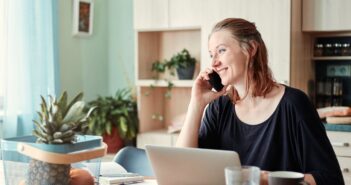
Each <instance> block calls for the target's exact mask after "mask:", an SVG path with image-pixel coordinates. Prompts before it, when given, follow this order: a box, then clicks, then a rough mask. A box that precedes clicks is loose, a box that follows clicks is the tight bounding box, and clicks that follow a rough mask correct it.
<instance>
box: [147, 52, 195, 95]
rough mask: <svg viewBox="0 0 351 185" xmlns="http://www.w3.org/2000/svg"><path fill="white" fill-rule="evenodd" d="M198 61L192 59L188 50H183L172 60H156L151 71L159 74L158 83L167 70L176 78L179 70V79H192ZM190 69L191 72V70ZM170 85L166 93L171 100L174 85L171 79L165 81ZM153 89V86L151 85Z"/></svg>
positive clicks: (156, 78)
mask: <svg viewBox="0 0 351 185" xmlns="http://www.w3.org/2000/svg"><path fill="white" fill-rule="evenodd" d="M195 63H196V59H195V58H194V57H191V55H190V53H189V51H188V50H187V49H183V50H182V51H181V52H178V53H177V54H175V55H173V56H172V58H171V59H170V60H163V61H162V62H161V61H159V60H156V61H155V62H153V63H152V68H151V71H155V72H157V76H156V77H155V78H154V79H155V80H156V81H157V80H159V76H158V75H159V74H160V73H164V72H165V71H166V70H167V69H168V70H169V71H170V75H172V76H175V73H174V71H175V70H177V73H178V77H179V79H191V78H192V75H193V73H194V69H195ZM189 69H190V70H189ZM163 80H165V81H166V82H167V83H168V86H167V92H166V93H165V97H166V98H171V90H172V87H173V86H174V84H173V83H172V80H171V79H163ZM150 87H151V89H153V85H150ZM149 94H150V92H146V93H145V95H147V96H148V95H149Z"/></svg>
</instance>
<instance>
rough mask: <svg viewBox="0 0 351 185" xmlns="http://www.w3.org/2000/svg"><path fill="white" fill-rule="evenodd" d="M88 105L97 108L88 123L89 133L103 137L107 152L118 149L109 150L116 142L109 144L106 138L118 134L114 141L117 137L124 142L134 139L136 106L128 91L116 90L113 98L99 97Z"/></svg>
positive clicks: (135, 132) (136, 121)
mask: <svg viewBox="0 0 351 185" xmlns="http://www.w3.org/2000/svg"><path fill="white" fill-rule="evenodd" d="M88 105H89V106H90V107H97V108H96V110H95V111H94V112H93V113H92V114H91V116H90V119H89V121H88V122H89V132H90V133H92V134H96V135H102V136H103V139H104V141H105V142H106V143H107V145H108V152H110V153H112V152H117V150H118V148H111V144H116V142H117V141H116V140H114V141H111V143H110V144H109V142H108V141H107V138H108V136H112V135H113V134H114V133H116V134H117V133H118V135H117V136H116V137H117V138H116V139H118V136H119V137H120V138H121V139H123V140H124V141H130V140H133V139H134V138H135V137H136V134H137V131H138V115H137V104H136V100H135V98H133V97H132V95H131V91H130V89H126V88H125V89H121V90H118V91H117V92H116V94H115V96H107V97H101V96H99V97H98V98H97V99H96V100H93V101H91V102H89V103H88ZM116 130H117V132H116ZM117 147H118V146H117ZM119 147H122V146H119Z"/></svg>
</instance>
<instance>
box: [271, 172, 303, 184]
mask: <svg viewBox="0 0 351 185" xmlns="http://www.w3.org/2000/svg"><path fill="white" fill-rule="evenodd" d="M303 178H304V174H302V173H298V172H291V171H275V172H270V173H269V174H268V185H282V184H284V185H309V184H308V183H307V182H306V181H304V180H303Z"/></svg>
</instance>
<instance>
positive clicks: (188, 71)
mask: <svg viewBox="0 0 351 185" xmlns="http://www.w3.org/2000/svg"><path fill="white" fill-rule="evenodd" d="M194 71H195V64H193V65H190V66H188V67H186V68H177V74H178V78H179V79H180V80H191V79H193V76H194Z"/></svg>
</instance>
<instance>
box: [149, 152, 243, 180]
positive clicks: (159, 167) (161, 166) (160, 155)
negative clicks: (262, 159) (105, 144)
mask: <svg viewBox="0 0 351 185" xmlns="http://www.w3.org/2000/svg"><path fill="white" fill-rule="evenodd" d="M146 153H147V156H148V158H149V161H150V163H151V167H152V169H153V171H154V174H155V176H156V179H157V184H158V185H180V184H181V185H187V184H189V185H190V184H191V185H207V184H208V185H214V184H216V185H217V184H218V185H221V184H225V177H224V168H225V167H226V166H240V159H239V155H238V153H236V152H234V151H224V150H211V149H199V148H178V147H166V146H155V145H146Z"/></svg>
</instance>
